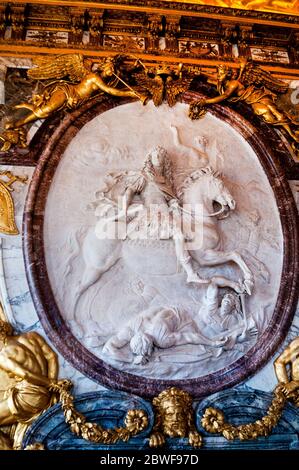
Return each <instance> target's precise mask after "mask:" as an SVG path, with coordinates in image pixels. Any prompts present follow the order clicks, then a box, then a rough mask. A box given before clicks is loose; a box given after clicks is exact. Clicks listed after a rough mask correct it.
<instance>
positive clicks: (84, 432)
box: [51, 380, 148, 444]
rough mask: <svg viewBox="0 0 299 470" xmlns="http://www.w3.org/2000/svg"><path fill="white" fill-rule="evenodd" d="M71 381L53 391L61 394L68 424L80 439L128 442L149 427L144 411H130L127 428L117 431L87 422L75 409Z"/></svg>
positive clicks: (97, 441) (61, 383)
mask: <svg viewBox="0 0 299 470" xmlns="http://www.w3.org/2000/svg"><path fill="white" fill-rule="evenodd" d="M70 388H71V382H70V381H69V380H65V381H61V382H60V383H58V384H53V385H52V386H51V390H52V391H53V392H55V393H58V394H59V399H60V402H61V406H62V409H63V413H64V417H65V421H66V423H67V424H68V425H69V427H70V430H71V431H72V432H73V433H74V434H76V435H77V436H78V437H81V438H83V439H86V440H87V441H91V442H96V443H101V444H115V443H116V442H119V441H123V442H127V441H128V440H129V439H130V438H131V437H133V436H135V435H136V434H138V433H140V432H141V431H143V430H144V429H145V428H146V427H147V425H148V418H147V415H146V413H145V411H144V410H129V411H128V412H127V415H126V418H125V426H124V427H121V428H115V429H104V428H102V426H100V425H99V424H97V423H89V422H87V419H86V417H85V416H84V415H83V414H82V413H79V412H78V411H77V410H76V409H75V407H74V398H73V396H72V395H71V394H70V392H69V391H70Z"/></svg>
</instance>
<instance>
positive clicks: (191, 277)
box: [187, 273, 210, 284]
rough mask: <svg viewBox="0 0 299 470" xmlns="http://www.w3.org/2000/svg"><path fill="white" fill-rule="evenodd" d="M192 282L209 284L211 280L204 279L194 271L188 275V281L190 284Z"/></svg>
mask: <svg viewBox="0 0 299 470" xmlns="http://www.w3.org/2000/svg"><path fill="white" fill-rule="evenodd" d="M191 282H195V283H197V284H209V283H210V280H209V279H202V278H201V277H199V275H198V274H196V273H193V274H189V275H188V277H187V283H188V284H190V283H191Z"/></svg>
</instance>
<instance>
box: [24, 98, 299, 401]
mask: <svg viewBox="0 0 299 470" xmlns="http://www.w3.org/2000/svg"><path fill="white" fill-rule="evenodd" d="M200 96H201V95H200V94H198V93H194V92H189V93H187V94H185V95H184V101H185V102H188V101H190V100H191V99H194V98H196V97H197V98H199V97H200ZM131 101H133V100H130V99H126V100H119V99H117V98H112V97H100V98H97V99H94V100H91V101H89V102H87V103H86V104H85V105H84V106H82V107H81V108H80V109H78V110H75V111H73V112H72V113H70V114H67V115H66V116H65V117H64V118H63V119H62V121H61V122H60V124H59V125H58V126H57V127H56V129H55V130H54V131H52V130H51V131H49V130H48V129H51V127H50V124H51V122H49V121H48V122H46V123H44V125H43V126H42V128H41V129H40V131H39V136H36V137H40V138H41V139H43V142H46V144H45V145H44V148H43V149H42V150H41V151H40V152H39V156H38V157H39V159H38V164H37V167H36V171H35V173H34V175H33V178H32V181H31V184H30V187H29V192H28V196H27V200H26V206H25V212H24V221H23V229H24V230H23V233H24V236H23V243H24V256H25V266H26V274H27V279H28V282H29V287H30V291H31V294H32V297H33V301H34V304H35V307H36V310H37V312H38V315H39V318H40V320H41V323H42V326H43V328H44V330H45V332H46V334H47V335H48V337H49V338H50V340H51V341H52V342H53V343H54V345H55V346H56V348H57V349H58V351H59V352H60V353H61V354H62V355H63V357H64V358H65V359H66V360H68V361H69V362H70V363H71V364H72V365H73V366H74V367H75V368H76V369H78V370H80V371H81V372H82V373H83V374H85V375H87V376H88V377H90V378H91V379H93V380H95V381H97V382H99V383H100V384H102V385H104V386H107V387H110V388H113V389H120V390H124V391H127V392H131V393H134V394H138V395H141V396H145V397H152V396H154V395H157V394H158V393H160V392H161V391H162V390H164V389H165V388H168V387H170V386H177V387H180V388H183V389H185V390H186V391H188V392H190V393H191V394H192V395H193V396H194V397H202V396H205V395H209V394H211V393H215V392H217V391H220V390H222V389H224V388H227V387H230V386H233V385H235V384H237V383H239V382H241V381H242V380H244V379H246V378H247V377H249V376H250V375H252V374H253V373H254V372H256V371H257V370H258V369H259V368H261V367H262V366H263V365H264V364H265V363H266V362H267V361H268V360H269V359H270V358H271V356H272V355H273V354H274V352H275V351H276V350H277V348H278V347H279V345H280V344H281V342H282V341H283V339H284V338H285V336H286V334H287V331H288V329H289V327H290V324H291V321H292V319H293V316H294V313H295V309H296V305H297V297H298V294H297V293H298V284H299V282H298V274H299V269H298V268H299V264H298V258H299V245H298V240H299V236H298V215H297V209H296V205H295V203H294V199H293V196H292V194H291V191H290V188H289V185H288V182H287V180H286V178H285V175H284V171H283V168H282V167H281V165H280V163H279V161H278V159H277V156H276V154H275V147H273V141H275V140H276V139H277V146H278V144H279V137H278V135H277V134H276V132H275V131H271V130H270V131H269V130H268V131H267V135H266V136H265V134H264V133H263V130H262V129H261V128H259V127H258V128H255V127H254V126H253V125H252V124H250V123H249V122H248V121H246V120H245V119H244V118H242V117H241V116H240V115H239V114H237V113H236V112H235V111H233V110H231V109H229V108H228V107H222V106H219V105H215V106H213V107H211V112H212V114H214V115H215V116H217V117H218V118H220V119H222V120H224V121H226V122H227V123H229V124H230V125H231V126H233V127H234V128H235V129H236V130H237V131H238V132H239V133H240V134H241V135H242V136H243V137H244V138H245V139H246V140H247V142H248V143H249V144H250V145H251V147H252V148H253V150H254V151H255V153H256V155H257V156H258V158H259V160H260V162H261V164H262V166H263V168H264V170H265V172H266V174H267V177H268V180H269V182H270V184H271V186H272V188H273V191H274V195H275V199H276V203H277V206H278V210H279V214H280V220H281V225H282V230H283V239H284V258H283V269H282V277H281V284H280V289H279V294H278V299H277V303H276V307H275V310H274V313H273V316H272V319H271V321H270V323H269V325H268V327H267V329H266V330H265V332H264V333H263V334H262V336H261V337H260V339H259V340H258V342H257V343H256V345H255V346H254V347H253V348H252V349H251V350H250V351H248V352H247V353H246V354H245V355H244V356H243V357H241V358H240V359H239V360H237V361H236V362H234V363H233V364H231V365H230V366H228V367H226V368H224V369H221V370H219V371H217V372H215V373H212V374H209V375H206V376H203V377H200V378H196V379H188V380H160V379H147V378H143V377H140V376H136V375H133V374H129V373H126V372H122V371H120V370H117V369H115V368H113V367H112V366H110V365H108V364H106V363H105V362H104V361H102V360H100V359H99V358H97V357H96V356H94V355H93V354H92V353H91V352H89V351H88V350H87V349H86V348H85V347H84V346H83V345H82V344H81V343H80V342H79V341H78V340H77V339H76V338H75V337H74V335H73V334H72V332H71V331H70V330H69V328H68V327H67V325H66V324H65V322H64V320H63V317H62V315H61V313H60V311H59V309H58V306H57V304H56V301H55V298H54V295H53V292H52V289H51V285H50V282H49V278H48V273H47V267H46V262H45V253H44V244H43V224H44V209H45V204H46V199H47V194H48V191H49V188H50V185H51V181H52V178H53V175H54V173H55V170H56V168H57V165H58V163H59V161H60V159H61V157H62V155H63V152H64V150H65V148H66V147H67V145H68V144H69V142H70V141H71V140H72V138H73V137H74V136H75V135H76V134H77V132H78V131H79V130H80V129H81V128H82V127H83V126H84V125H85V124H86V123H87V122H89V121H90V120H91V119H93V118H94V117H95V116H97V115H99V114H101V113H103V112H105V111H107V110H109V109H111V108H113V107H115V106H119V105H121V104H124V103H128V102H131ZM56 123H57V118H55V124H56ZM261 127H262V126H261ZM271 133H272V134H271ZM269 135H270V136H271V135H272V138H271V139H272V143H271V142H270V140H269ZM36 137H35V139H36ZM279 145H280V146H281V145H282V144H281V143H280V144H279ZM39 148H40V146H39Z"/></svg>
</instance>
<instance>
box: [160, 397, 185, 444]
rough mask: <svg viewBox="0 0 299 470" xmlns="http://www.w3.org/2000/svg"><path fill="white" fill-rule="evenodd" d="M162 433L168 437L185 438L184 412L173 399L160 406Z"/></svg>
mask: <svg viewBox="0 0 299 470" xmlns="http://www.w3.org/2000/svg"><path fill="white" fill-rule="evenodd" d="M162 407H163V412H162V414H163V431H164V433H165V434H166V435H167V436H169V437H185V436H187V434H188V419H187V414H186V410H184V408H183V407H182V405H180V404H179V403H177V401H176V400H175V399H169V400H167V402H166V403H163V404H162Z"/></svg>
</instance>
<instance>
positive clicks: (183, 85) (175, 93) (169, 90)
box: [166, 77, 193, 107]
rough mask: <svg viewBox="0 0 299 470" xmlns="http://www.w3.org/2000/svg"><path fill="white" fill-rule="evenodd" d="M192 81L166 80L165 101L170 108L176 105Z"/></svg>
mask: <svg viewBox="0 0 299 470" xmlns="http://www.w3.org/2000/svg"><path fill="white" fill-rule="evenodd" d="M192 80H193V78H181V79H179V80H173V79H172V78H171V77H168V78H167V81H166V100H167V103H168V105H169V106H170V107H171V106H174V105H175V104H176V102H177V100H178V97H179V95H181V94H182V93H185V91H187V90H188V89H189V87H190V85H191V82H192Z"/></svg>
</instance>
